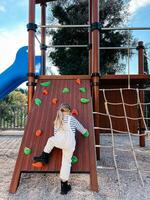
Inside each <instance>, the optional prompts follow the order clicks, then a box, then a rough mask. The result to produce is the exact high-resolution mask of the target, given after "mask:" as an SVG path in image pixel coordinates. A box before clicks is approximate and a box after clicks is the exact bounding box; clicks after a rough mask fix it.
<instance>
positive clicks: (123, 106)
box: [94, 88, 150, 189]
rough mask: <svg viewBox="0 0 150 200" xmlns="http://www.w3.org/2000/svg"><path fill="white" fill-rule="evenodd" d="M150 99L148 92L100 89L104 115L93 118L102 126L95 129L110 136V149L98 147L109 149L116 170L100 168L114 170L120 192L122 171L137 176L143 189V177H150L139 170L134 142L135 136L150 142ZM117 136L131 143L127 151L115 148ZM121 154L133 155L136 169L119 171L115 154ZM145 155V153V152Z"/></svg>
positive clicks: (102, 113)
mask: <svg viewBox="0 0 150 200" xmlns="http://www.w3.org/2000/svg"><path fill="white" fill-rule="evenodd" d="M149 98H150V90H148V89H136V88H132V89H131V88H130V89H100V101H101V104H100V105H102V106H101V108H100V109H101V110H102V111H101V112H94V115H95V116H97V117H99V122H100V126H99V127H94V129H95V130H99V131H100V133H105V134H106V133H108V134H110V138H111V142H110V143H111V145H102V144H100V145H96V148H100V149H101V150H102V149H105V148H108V149H109V150H111V154H112V157H113V158H112V159H113V161H112V162H113V166H114V167H111V166H97V168H98V169H105V170H115V171H116V175H117V180H118V185H119V188H120V189H121V179H120V173H121V171H126V172H136V173H137V174H138V177H139V179H140V182H141V184H142V186H144V181H143V176H142V175H143V173H150V169H147V168H143V167H142V168H141V167H140V164H139V162H138V161H137V160H138V159H137V155H136V153H137V152H136V150H135V147H134V145H135V144H134V141H133V137H135V136H137V137H139V140H140V139H141V137H144V139H146V140H150V135H149V133H150V131H149V130H148V127H149V120H150V118H149V112H150V103H148V99H149ZM116 133H117V134H116ZM118 134H119V135H120V134H122V135H123V134H124V135H126V136H127V138H128V139H129V143H128V147H127V148H124V146H122V145H120V146H119V145H116V143H115V138H116V137H117V135H118ZM122 135H121V137H122ZM104 137H105V135H104ZM122 139H123V138H122ZM137 139H138V138H137ZM143 149H144V148H143ZM148 150H149V149H148ZM118 151H120V152H122V153H123V154H125V153H129V154H130V156H131V155H132V163H134V165H132V167H126V168H122V167H120V165H119V164H118V158H117V153H116V152H118ZM144 151H145V150H144ZM144 153H146V151H145V152H144ZM106 157H107V156H106ZM106 159H107V158H106Z"/></svg>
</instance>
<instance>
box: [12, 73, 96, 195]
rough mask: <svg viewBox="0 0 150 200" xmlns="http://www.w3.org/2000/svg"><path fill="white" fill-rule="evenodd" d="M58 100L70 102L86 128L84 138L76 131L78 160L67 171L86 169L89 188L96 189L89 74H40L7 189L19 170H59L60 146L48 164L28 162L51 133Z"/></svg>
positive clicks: (16, 179)
mask: <svg viewBox="0 0 150 200" xmlns="http://www.w3.org/2000/svg"><path fill="white" fill-rule="evenodd" d="M67 78H69V79H67ZM61 103H68V104H70V106H71V108H72V114H73V115H74V116H75V117H76V118H77V119H78V120H79V121H81V123H82V124H83V126H84V127H85V128H87V129H88V130H89V132H90V136H89V137H88V138H84V137H83V135H82V134H81V133H78V132H77V134H76V142H77V144H76V150H75V152H74V155H75V156H76V157H77V158H78V162H77V163H76V164H73V165H72V169H71V171H72V172H84V173H90V178H91V179H90V180H91V189H92V190H95V191H96V190H97V176H96V160H95V147H94V130H93V127H94V123H93V114H92V112H93V110H92V98H91V88H90V77H88V76H79V77H76V76H72V77H71V76H69V77H67V76H58V77H56V76H54V77H52V76H41V77H40V79H39V80H38V82H37V86H36V92H35V95H34V97H33V101H32V106H31V111H30V113H29V115H28V120H27V124H26V128H25V133H24V137H23V139H22V144H21V147H20V150H19V155H18V158H17V161H16V166H15V170H14V174H13V177H12V181H11V185H10V192H15V191H16V189H17V185H18V183H19V179H20V175H21V173H22V172H59V170H60V166H61V153H62V152H61V150H60V149H57V148H54V149H53V151H52V152H51V156H50V162H49V164H48V165H46V166H45V167H44V168H42V169H37V168H34V167H33V166H32V163H33V161H32V158H33V157H34V156H37V155H40V154H41V152H42V151H43V148H44V146H45V144H46V141H47V139H48V138H49V137H50V136H52V135H53V129H54V127H53V122H54V119H55V117H56V112H57V109H58V107H59V105H60V104H61Z"/></svg>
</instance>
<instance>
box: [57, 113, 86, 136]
mask: <svg viewBox="0 0 150 200" xmlns="http://www.w3.org/2000/svg"><path fill="white" fill-rule="evenodd" d="M69 117H70V128H71V130H72V132H73V133H74V134H75V132H76V130H77V131H79V132H80V133H82V134H84V133H85V132H86V131H87V130H86V129H85V128H84V127H83V126H82V124H81V123H80V122H79V121H78V120H77V119H76V118H75V117H73V116H71V115H65V116H64V123H68V120H69ZM56 132H57V129H56V128H55V127H54V134H56Z"/></svg>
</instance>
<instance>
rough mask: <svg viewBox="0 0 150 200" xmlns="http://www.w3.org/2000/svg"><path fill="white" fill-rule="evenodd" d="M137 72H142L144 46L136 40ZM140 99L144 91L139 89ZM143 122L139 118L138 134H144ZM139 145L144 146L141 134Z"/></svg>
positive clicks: (143, 137) (142, 97) (142, 98)
mask: <svg viewBox="0 0 150 200" xmlns="http://www.w3.org/2000/svg"><path fill="white" fill-rule="evenodd" d="M138 72H139V73H138V74H139V75H140V74H144V46H143V42H142V41H140V42H138ZM139 95H140V99H141V101H142V102H144V92H143V91H140V94H139ZM142 108H143V110H144V106H142ZM143 127H144V124H143V121H141V120H139V134H141V135H142V134H144V130H143ZM139 145H140V146H141V147H145V136H144V135H143V136H141V137H140V138H139Z"/></svg>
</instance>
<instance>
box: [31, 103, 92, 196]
mask: <svg viewBox="0 0 150 200" xmlns="http://www.w3.org/2000/svg"><path fill="white" fill-rule="evenodd" d="M76 130H78V131H79V132H81V133H82V134H83V136H84V137H88V136H89V132H88V131H87V130H86V129H85V128H84V127H83V126H82V124H81V123H80V122H79V121H78V120H77V119H76V118H75V117H73V116H72V115H71V108H70V106H69V105H68V104H61V105H60V107H59V109H58V111H57V115H56V119H55V121H54V136H52V137H50V138H49V139H48V141H47V143H46V145H45V147H44V151H43V152H42V154H41V155H40V156H38V157H34V158H33V160H34V162H35V163H33V164H34V165H33V166H35V165H36V162H42V163H43V164H47V163H48V161H49V154H50V152H51V151H52V149H53V148H54V147H57V148H59V149H62V163H61V169H60V179H61V194H67V193H68V192H69V191H70V190H71V185H70V184H68V179H69V175H70V169H71V158H72V156H73V152H74V150H75V146H76V140H75V132H76Z"/></svg>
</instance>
